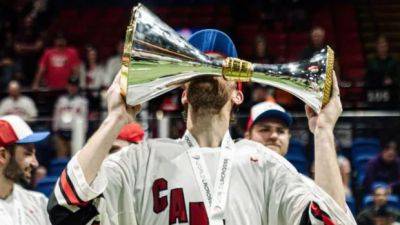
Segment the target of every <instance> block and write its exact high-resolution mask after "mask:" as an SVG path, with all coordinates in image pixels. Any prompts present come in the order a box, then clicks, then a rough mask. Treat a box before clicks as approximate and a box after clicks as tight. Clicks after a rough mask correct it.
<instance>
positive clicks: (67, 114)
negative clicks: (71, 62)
mask: <svg viewBox="0 0 400 225" xmlns="http://www.w3.org/2000/svg"><path fill="white" fill-rule="evenodd" d="M67 91H68V93H67V94H66V95H62V96H61V97H60V98H59V99H58V100H57V103H56V105H55V109H54V115H53V131H54V132H55V136H54V140H55V147H56V156H57V158H61V157H68V156H70V154H71V137H72V129H73V126H74V124H73V123H74V121H76V120H77V118H78V117H81V118H84V121H87V117H88V101H87V99H86V98H85V97H83V96H81V95H79V78H78V77H75V76H71V77H70V78H69V80H68V85H67ZM85 126H86V127H85V128H84V129H85V130H86V129H87V124H85Z"/></svg>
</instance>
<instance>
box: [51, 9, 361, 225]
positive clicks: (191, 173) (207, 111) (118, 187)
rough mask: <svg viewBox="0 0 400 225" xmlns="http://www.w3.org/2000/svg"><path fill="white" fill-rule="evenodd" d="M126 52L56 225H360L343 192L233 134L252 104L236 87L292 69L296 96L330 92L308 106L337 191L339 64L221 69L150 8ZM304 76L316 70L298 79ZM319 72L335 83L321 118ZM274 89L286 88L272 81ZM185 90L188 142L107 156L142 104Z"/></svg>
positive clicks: (326, 177) (76, 163)
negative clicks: (242, 109) (232, 126)
mask: <svg viewBox="0 0 400 225" xmlns="http://www.w3.org/2000/svg"><path fill="white" fill-rule="evenodd" d="M210 38H212V37H210ZM125 50H128V51H127V52H126V54H124V57H125V62H124V63H123V64H124V66H123V68H122V69H121V72H120V73H119V74H118V75H117V76H116V78H115V80H114V82H113V84H112V85H111V87H110V88H109V90H108V93H107V100H108V116H107V118H106V119H105V120H104V122H103V123H102V125H101V126H100V128H99V129H98V130H97V131H96V132H95V134H94V135H93V136H92V137H91V138H90V139H89V141H88V142H87V143H86V145H85V146H84V147H83V149H82V150H81V151H80V152H79V153H77V155H75V156H74V157H73V158H72V159H71V161H70V162H69V164H68V166H67V168H66V169H65V170H64V171H63V173H62V174H61V176H60V179H59V181H58V182H57V186H56V187H55V189H54V193H53V195H52V197H51V199H50V201H49V206H48V209H49V213H50V218H51V221H52V223H53V224H93V223H95V224H96V223H97V224H141V225H144V224H146V225H147V224H154V225H166V224H190V225H207V224H212V225H214V224H215V225H217V224H218V225H223V224H227V225H236V224H249V225H250V224H251V225H267V224H270V225H275V224H288V225H289V224H290V225H292V224H325V225H333V224H342V225H344V224H346V225H347V224H356V223H355V221H354V218H353V216H352V215H351V212H350V210H349V209H348V208H347V206H346V204H345V200H344V192H343V190H342V188H343V187H342V186H341V185H338V186H337V189H330V190H326V191H327V192H325V191H323V190H322V189H321V188H320V187H319V186H318V185H316V184H315V183H313V182H312V181H311V180H309V179H305V178H304V177H302V176H301V175H299V173H298V172H297V171H296V170H295V169H294V167H293V166H292V165H291V164H290V163H288V162H287V161H286V160H285V159H284V158H282V157H281V156H279V155H278V154H276V153H275V152H273V151H271V150H269V149H267V148H265V147H264V146H262V145H261V144H258V143H256V142H252V141H249V140H242V141H239V142H237V143H234V142H233V140H232V139H231V137H230V134H229V131H228V127H229V122H230V116H231V111H232V108H233V107H234V106H236V105H239V104H241V103H242V101H243V94H242V92H241V91H240V90H238V89H237V85H236V81H237V80H239V81H243V80H248V78H249V77H248V76H249V75H252V77H251V79H252V80H253V81H260V80H263V81H264V76H267V75H266V74H267V73H268V74H272V73H273V70H274V69H279V70H280V71H281V73H279V74H282V71H286V69H287V71H289V72H291V77H290V78H287V77H282V75H279V76H280V79H281V80H283V82H281V83H290V82H293V84H294V87H293V89H294V92H295V93H294V94H295V95H296V94H297V95H299V93H300V92H296V90H299V89H300V88H306V89H307V88H309V89H307V90H308V92H307V93H305V94H304V95H307V96H314V92H312V91H315V90H317V89H318V85H322V86H321V87H323V88H322V89H321V90H320V92H319V94H315V96H319V98H318V99H319V102H316V101H315V99H313V98H311V97H310V98H309V99H305V100H304V101H305V102H306V103H308V104H310V105H311V106H312V107H314V108H315V110H316V111H318V112H319V114H316V113H314V112H313V111H312V109H311V108H308V110H307V113H308V114H309V115H310V118H309V122H310V127H312V128H313V129H314V133H315V134H316V138H315V142H316V143H315V145H316V151H320V153H321V154H319V155H318V154H317V158H316V161H317V164H320V165H323V166H324V167H325V168H324V171H323V174H321V175H320V176H321V177H320V180H319V185H320V186H321V187H323V189H325V188H324V187H328V186H332V185H329V183H330V182H337V183H338V184H340V180H341V179H340V173H339V169H338V167H337V162H336V157H335V156H333V155H332V154H333V153H332V152H330V151H328V152H326V153H323V150H324V149H325V148H326V149H328V150H329V148H330V147H331V146H330V145H333V143H332V142H333V136H332V132H331V131H332V130H333V127H334V125H335V123H336V121H337V119H338V117H339V115H340V113H341V105H340V99H339V90H338V86H337V81H336V78H335V76H334V75H333V76H332V74H329V70H328V69H329V68H328V69H326V72H325V69H323V70H321V69H320V67H318V65H320V64H321V62H324V63H322V65H323V66H324V68H327V67H328V65H330V62H331V61H329V62H327V63H325V61H324V58H323V57H322V56H321V55H320V56H319V58H321V59H319V58H316V59H313V60H311V61H312V64H311V65H307V66H304V65H296V64H291V65H281V66H276V65H256V64H254V65H253V64H251V63H249V62H246V61H242V60H239V59H229V60H227V61H223V62H221V61H218V60H213V59H210V58H208V57H207V56H206V55H203V54H202V53H201V52H200V51H199V50H197V49H195V48H194V47H193V46H191V45H190V44H188V43H186V42H185V41H184V40H183V39H182V38H181V37H179V36H178V35H176V34H175V33H174V31H173V30H172V29H171V28H169V27H168V26H166V25H165V24H164V23H162V22H161V21H160V20H159V19H158V18H156V17H155V16H154V15H153V14H151V13H150V12H149V11H148V10H147V9H146V8H145V7H143V6H141V5H139V6H137V7H136V8H135V9H134V11H133V16H132V21H131V26H130V27H128V31H127V42H126V45H125ZM221 68H222V72H221ZM296 68H309V69H307V71H306V72H303V73H302V74H298V73H297V72H298V71H297V70H298V69H296ZM321 68H322V67H321ZM301 70H302V71H303V69H301ZM318 71H319V72H321V71H322V72H323V73H324V74H327V75H326V77H328V78H326V80H329V79H330V78H331V79H332V80H331V81H332V82H333V88H332V95H331V91H330V88H329V95H328V97H329V98H328V100H327V101H326V102H329V103H327V104H326V105H325V107H324V108H322V104H323V101H322V99H323V97H324V96H325V89H324V87H327V86H329V85H327V84H326V83H325V81H323V82H321V80H319V79H320V78H319V77H317V73H316V72H318ZM310 74H311V75H310ZM221 75H223V76H224V77H222V76H221ZM329 75H330V76H329ZM304 77H312V79H309V80H307V81H305V80H304V79H303V78H304ZM324 78H325V75H324V76H322V78H321V79H324ZM265 80H266V82H267V81H268V82H270V83H273V84H276V83H279V82H278V81H277V80H278V77H277V76H273V75H269V76H268V78H265ZM313 80H317V81H318V82H316V83H310V82H311V81H313ZM182 83H184V87H185V88H184V91H183V94H182V104H184V105H185V106H187V131H186V133H185V135H184V136H183V137H182V138H181V139H178V140H172V139H149V140H146V141H144V142H142V143H140V144H132V145H130V146H129V147H126V148H125V149H123V150H121V151H119V152H117V153H115V154H112V155H109V149H110V148H111V145H112V143H113V141H114V140H115V139H116V138H117V135H118V133H119V130H120V129H121V128H122V126H124V125H125V124H126V123H129V122H130V121H132V120H133V119H134V116H135V115H136V114H137V113H138V111H139V109H140V106H139V104H140V103H142V102H144V101H146V100H148V99H150V98H152V97H155V96H158V95H160V94H162V93H165V92H166V91H168V90H171V89H173V88H176V87H179V86H180V85H181V84H182ZM300 83H302V84H306V85H307V86H302V85H300ZM276 86H278V87H281V88H282V89H284V90H286V89H288V88H286V87H282V85H280V84H277V85H276ZM121 88H122V90H121ZM121 95H122V96H124V97H125V98H126V100H124V98H123V97H121ZM303 97H304V96H303ZM127 104H128V106H127ZM318 104H319V105H318ZM319 106H320V107H319ZM318 107H319V108H318ZM321 108H322V110H321ZM317 182H318V180H317ZM328 193H329V194H328Z"/></svg>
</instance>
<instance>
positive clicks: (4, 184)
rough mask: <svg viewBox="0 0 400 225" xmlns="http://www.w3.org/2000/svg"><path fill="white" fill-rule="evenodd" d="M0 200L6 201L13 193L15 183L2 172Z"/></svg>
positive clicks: (0, 175) (0, 176) (0, 177)
mask: <svg viewBox="0 0 400 225" xmlns="http://www.w3.org/2000/svg"><path fill="white" fill-rule="evenodd" d="M0 173H1V174H0V199H6V198H7V197H8V196H10V194H11V193H12V190H13V186H14V182H13V181H11V180H10V179H7V178H6V177H4V175H3V171H0Z"/></svg>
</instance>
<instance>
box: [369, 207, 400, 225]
mask: <svg viewBox="0 0 400 225" xmlns="http://www.w3.org/2000/svg"><path fill="white" fill-rule="evenodd" d="M395 217H396V216H395V215H394V214H393V211H391V210H389V209H388V208H387V207H381V208H379V209H377V210H376V211H375V213H374V223H373V225H399V224H400V223H398V222H397V221H395Z"/></svg>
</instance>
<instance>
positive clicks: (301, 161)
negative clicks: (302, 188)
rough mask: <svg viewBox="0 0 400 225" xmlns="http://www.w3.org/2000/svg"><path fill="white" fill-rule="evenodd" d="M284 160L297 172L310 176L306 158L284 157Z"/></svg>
mask: <svg viewBox="0 0 400 225" xmlns="http://www.w3.org/2000/svg"><path fill="white" fill-rule="evenodd" d="M286 159H287V160H288V161H289V162H290V163H291V164H292V165H293V166H294V167H295V168H296V169H297V171H299V172H300V173H302V174H304V175H306V176H309V175H310V171H309V169H310V163H309V161H308V160H307V158H305V157H302V156H291V155H286Z"/></svg>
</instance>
